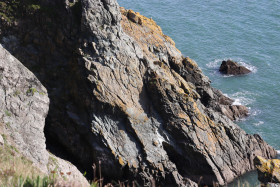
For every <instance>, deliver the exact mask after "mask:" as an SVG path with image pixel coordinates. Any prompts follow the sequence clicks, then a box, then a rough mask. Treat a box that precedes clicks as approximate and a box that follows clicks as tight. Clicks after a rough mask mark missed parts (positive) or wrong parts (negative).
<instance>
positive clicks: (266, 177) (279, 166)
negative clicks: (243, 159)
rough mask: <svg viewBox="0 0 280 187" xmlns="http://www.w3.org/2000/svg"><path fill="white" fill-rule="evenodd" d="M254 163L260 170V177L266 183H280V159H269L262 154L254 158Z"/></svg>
mask: <svg viewBox="0 0 280 187" xmlns="http://www.w3.org/2000/svg"><path fill="white" fill-rule="evenodd" d="M254 164H255V166H256V168H257V170H258V179H259V181H261V182H262V183H264V184H267V183H280V160H279V159H272V160H267V159H264V158H262V157H260V156H257V157H256V158H255V159H254Z"/></svg>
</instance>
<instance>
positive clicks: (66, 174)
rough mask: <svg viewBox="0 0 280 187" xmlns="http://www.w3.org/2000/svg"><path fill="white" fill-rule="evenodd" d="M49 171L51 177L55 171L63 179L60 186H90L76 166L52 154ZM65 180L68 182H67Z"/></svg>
mask: <svg viewBox="0 0 280 187" xmlns="http://www.w3.org/2000/svg"><path fill="white" fill-rule="evenodd" d="M48 170H49V172H48V173H49V175H52V173H51V172H53V171H55V172H56V174H57V177H58V178H61V179H62V180H59V184H57V185H58V186H71V187H74V186H77V187H78V186H82V187H87V186H90V185H89V183H88V181H87V180H86V178H85V177H84V176H83V175H82V173H81V172H80V171H79V170H78V169H77V168H76V167H75V166H74V165H72V164H71V163H70V162H67V161H65V160H63V159H61V158H59V157H56V156H55V155H53V154H50V158H49V162H48ZM64 179H67V180H66V181H65V180H64Z"/></svg>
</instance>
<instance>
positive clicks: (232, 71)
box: [219, 60, 251, 75]
mask: <svg viewBox="0 0 280 187" xmlns="http://www.w3.org/2000/svg"><path fill="white" fill-rule="evenodd" d="M219 71H220V72H221V73H223V74H226V75H244V74H248V73H251V71H250V70H249V69H247V68H246V67H244V66H241V65H239V64H238V63H237V62H234V61H232V60H227V61H225V60H224V61H223V62H222V64H221V66H220V69H219Z"/></svg>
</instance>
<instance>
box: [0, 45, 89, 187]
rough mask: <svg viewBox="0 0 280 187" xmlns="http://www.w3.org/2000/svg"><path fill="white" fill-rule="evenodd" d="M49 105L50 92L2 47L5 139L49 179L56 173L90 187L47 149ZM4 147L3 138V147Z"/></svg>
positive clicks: (0, 103) (0, 98) (0, 97)
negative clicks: (45, 129)
mask: <svg viewBox="0 0 280 187" xmlns="http://www.w3.org/2000/svg"><path fill="white" fill-rule="evenodd" d="M49 102H50V101H49V98H48V93H47V90H46V88H45V87H44V86H43V85H42V84H41V82H40V81H39V80H38V79H37V78H36V76H35V75H34V74H33V73H32V72H30V71H29V70H28V69H27V68H26V67H25V66H23V65H22V64H21V63H20V62H19V61H18V60H17V59H16V58H15V57H14V56H12V55H11V54H10V53H9V52H8V51H7V50H5V49H4V48H3V47H2V45H1V44H0V134H3V135H4V136H5V141H6V142H5V143H6V144H7V145H10V146H14V147H15V148H16V149H17V150H18V151H19V152H20V153H21V154H22V155H23V156H24V157H25V158H26V159H27V160H30V161H31V162H32V163H33V165H34V166H35V167H37V168H39V169H40V170H41V171H42V172H43V173H45V175H53V174H51V172H53V171H56V172H57V176H59V177H61V178H67V180H68V181H69V182H71V181H76V183H79V184H80V185H79V186H89V183H88V181H87V180H86V179H85V177H84V176H83V175H82V174H81V173H80V172H79V170H78V169H77V168H76V167H75V166H73V165H72V164H71V163H69V162H66V161H64V160H62V159H60V158H58V157H56V156H54V155H50V154H49V152H48V151H47V149H46V139H45V135H44V126H45V118H46V116H47V114H48V110H49ZM3 144H4V139H3V137H2V135H0V146H1V145H3ZM63 173H64V174H63ZM66 173H69V175H66ZM62 174H63V175H62Z"/></svg>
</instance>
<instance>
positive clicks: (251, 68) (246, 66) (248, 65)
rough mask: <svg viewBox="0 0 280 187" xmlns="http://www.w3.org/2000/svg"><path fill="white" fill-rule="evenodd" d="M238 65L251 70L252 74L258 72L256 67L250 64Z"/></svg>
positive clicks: (241, 63)
mask: <svg viewBox="0 0 280 187" xmlns="http://www.w3.org/2000/svg"><path fill="white" fill-rule="evenodd" d="M238 64H240V65H242V66H244V67H245V68H247V69H249V70H250V71H251V72H253V73H256V72H257V71H258V69H257V67H256V66H253V65H252V64H250V63H245V62H243V61H240V62H238Z"/></svg>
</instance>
